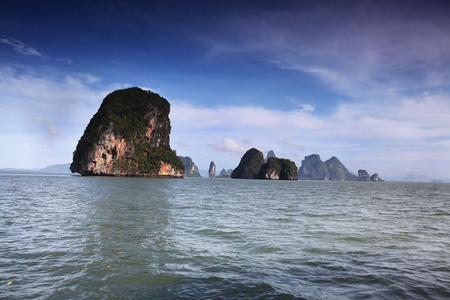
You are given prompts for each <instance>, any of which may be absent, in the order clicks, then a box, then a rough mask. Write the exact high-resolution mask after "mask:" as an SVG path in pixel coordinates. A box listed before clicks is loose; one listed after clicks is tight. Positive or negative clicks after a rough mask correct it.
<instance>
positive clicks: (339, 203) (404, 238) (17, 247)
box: [0, 174, 450, 299]
mask: <svg viewBox="0 0 450 300" xmlns="http://www.w3.org/2000/svg"><path fill="white" fill-rule="evenodd" d="M449 229H450V184H448V183H401V182H324V181H266V180H237V179H209V178H208V179H206V178H203V179H194V178H185V179H149V178H117V177H81V176H70V175H36V174H17V175H13V174H3V175H0V299H449V298H450V232H449Z"/></svg>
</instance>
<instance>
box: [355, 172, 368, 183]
mask: <svg viewBox="0 0 450 300" xmlns="http://www.w3.org/2000/svg"><path fill="white" fill-rule="evenodd" d="M357 181H370V175H369V173H367V171H366V170H358V179H357Z"/></svg>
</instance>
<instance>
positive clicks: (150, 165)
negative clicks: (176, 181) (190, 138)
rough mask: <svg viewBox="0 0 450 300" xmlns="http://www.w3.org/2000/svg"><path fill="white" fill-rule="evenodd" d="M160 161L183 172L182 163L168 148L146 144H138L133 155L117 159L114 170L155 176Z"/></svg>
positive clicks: (159, 166)
mask: <svg viewBox="0 0 450 300" xmlns="http://www.w3.org/2000/svg"><path fill="white" fill-rule="evenodd" d="M161 161H163V162H166V163H170V164H171V165H172V167H174V168H177V169H179V170H184V165H183V163H182V162H181V160H180V159H179V158H178V156H177V154H176V152H175V151H173V150H172V149H170V147H168V146H159V147H152V145H151V144H150V143H148V142H146V143H141V144H138V145H137V146H136V149H135V152H134V154H133V155H125V156H122V157H121V158H119V159H118V160H117V161H116V162H115V168H116V170H118V171H120V172H123V173H140V174H156V173H158V171H159V170H160V168H161Z"/></svg>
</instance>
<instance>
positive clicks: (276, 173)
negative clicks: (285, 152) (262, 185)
mask: <svg viewBox="0 0 450 300" xmlns="http://www.w3.org/2000/svg"><path fill="white" fill-rule="evenodd" d="M258 178H259V179H275V180H278V179H279V180H298V173H297V166H296V165H295V163H294V162H293V161H290V160H289V159H284V158H276V157H268V159H267V162H266V163H265V164H263V165H262V166H261V169H260V170H259V174H258Z"/></svg>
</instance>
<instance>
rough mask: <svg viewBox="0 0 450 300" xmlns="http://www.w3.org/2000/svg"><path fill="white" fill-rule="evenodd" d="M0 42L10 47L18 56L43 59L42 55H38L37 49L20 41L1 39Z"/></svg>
mask: <svg viewBox="0 0 450 300" xmlns="http://www.w3.org/2000/svg"><path fill="white" fill-rule="evenodd" d="M0 42H1V43H3V44H7V45H10V46H12V47H13V48H14V50H15V51H16V52H17V53H19V54H22V55H29V56H38V57H44V55H42V53H40V52H39V51H38V50H37V49H35V48H33V47H31V46H29V45H27V44H25V43H22V42H21V41H18V40H15V39H12V38H1V39H0Z"/></svg>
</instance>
